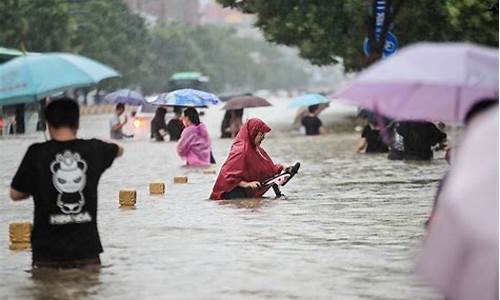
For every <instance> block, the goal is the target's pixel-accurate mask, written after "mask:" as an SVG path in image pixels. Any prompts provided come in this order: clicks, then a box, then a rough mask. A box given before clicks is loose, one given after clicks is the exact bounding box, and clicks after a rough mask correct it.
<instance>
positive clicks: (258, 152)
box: [210, 118, 284, 200]
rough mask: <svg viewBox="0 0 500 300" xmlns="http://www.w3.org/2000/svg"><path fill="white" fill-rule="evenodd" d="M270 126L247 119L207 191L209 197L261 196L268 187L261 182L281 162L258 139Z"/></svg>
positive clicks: (278, 168)
mask: <svg viewBox="0 0 500 300" xmlns="http://www.w3.org/2000/svg"><path fill="white" fill-rule="evenodd" d="M269 131H271V128H269V126H267V124H266V123H264V122H263V121H262V120H260V119H257V118H254V119H250V120H248V121H247V122H246V123H245V124H244V125H243V127H241V129H240V131H239V133H238V135H237V136H236V138H235V140H234V142H233V145H232V146H231V151H230V152H229V156H228V158H227V160H226V162H225V163H224V164H223V165H222V168H221V170H220V173H219V176H218V177H217V181H216V182H215V185H214V187H213V190H212V194H211V195H210V199H212V200H222V199H241V198H260V197H262V195H263V194H264V193H265V192H266V191H267V190H268V189H269V187H261V184H260V182H261V181H264V180H266V179H268V178H270V177H272V176H274V175H276V174H278V173H280V172H281V171H282V170H283V168H284V166H282V165H279V164H274V163H273V161H272V159H271V158H270V157H269V155H267V153H266V151H265V150H264V149H262V148H261V147H260V143H261V142H262V140H263V139H264V137H265V134H266V133H267V132H269Z"/></svg>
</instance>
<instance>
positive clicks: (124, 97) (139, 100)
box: [104, 89, 146, 105]
mask: <svg viewBox="0 0 500 300" xmlns="http://www.w3.org/2000/svg"><path fill="white" fill-rule="evenodd" d="M104 101H106V102H109V103H115V104H116V103H123V104H128V105H142V104H144V102H146V99H144V96H142V95H141V94H140V93H138V92H136V91H132V90H129V89H121V90H117V91H114V92H112V93H109V94H107V95H106V96H105V97H104Z"/></svg>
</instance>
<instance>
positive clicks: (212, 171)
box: [203, 169, 217, 175]
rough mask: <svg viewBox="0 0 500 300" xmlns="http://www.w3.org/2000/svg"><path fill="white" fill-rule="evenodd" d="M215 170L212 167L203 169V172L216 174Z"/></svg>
mask: <svg viewBox="0 0 500 300" xmlns="http://www.w3.org/2000/svg"><path fill="white" fill-rule="evenodd" d="M216 173H217V172H216V171H215V170H214V169H205V170H203V174H205V175H211V174H216Z"/></svg>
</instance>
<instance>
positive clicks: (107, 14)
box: [70, 0, 151, 87]
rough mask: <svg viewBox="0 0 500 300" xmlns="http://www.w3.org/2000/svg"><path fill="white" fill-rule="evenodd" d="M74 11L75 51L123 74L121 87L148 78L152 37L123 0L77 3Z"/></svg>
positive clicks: (139, 83)
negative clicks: (149, 49)
mask: <svg viewBox="0 0 500 300" xmlns="http://www.w3.org/2000/svg"><path fill="white" fill-rule="evenodd" d="M70 11H71V13H72V16H73V18H74V20H75V24H76V31H75V33H74V34H73V35H72V37H71V46H72V50H73V51H74V52H76V53H78V54H81V55H84V56H88V57H90V58H93V59H96V60H98V61H101V62H103V63H105V64H108V65H110V66H111V67H113V68H115V69H117V70H118V71H120V72H121V74H122V78H121V80H119V81H115V82H116V84H117V85H118V84H119V85H121V86H130V87H135V86H139V85H142V83H143V82H144V81H146V80H147V79H148V74H149V63H150V62H151V56H150V54H149V51H148V47H149V44H150V35H149V32H148V29H147V28H146V25H145V23H144V20H143V19H142V18H141V17H140V16H138V15H135V14H132V13H131V12H130V11H129V10H128V8H127V7H126V6H125V4H123V3H122V1H120V0H86V1H75V2H73V3H72V4H71V6H70Z"/></svg>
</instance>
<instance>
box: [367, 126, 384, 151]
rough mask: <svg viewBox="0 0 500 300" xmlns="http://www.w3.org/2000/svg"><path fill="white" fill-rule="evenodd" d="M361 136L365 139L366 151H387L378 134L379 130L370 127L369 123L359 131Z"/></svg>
mask: <svg viewBox="0 0 500 300" xmlns="http://www.w3.org/2000/svg"><path fill="white" fill-rule="evenodd" d="M361 137H363V138H365V139H366V144H367V145H366V152H367V153H376V152H387V151H388V148H387V145H385V144H384V142H383V141H382V138H381V136H380V130H378V129H372V128H371V127H370V126H369V125H366V126H365V127H364V128H363V132H361Z"/></svg>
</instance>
